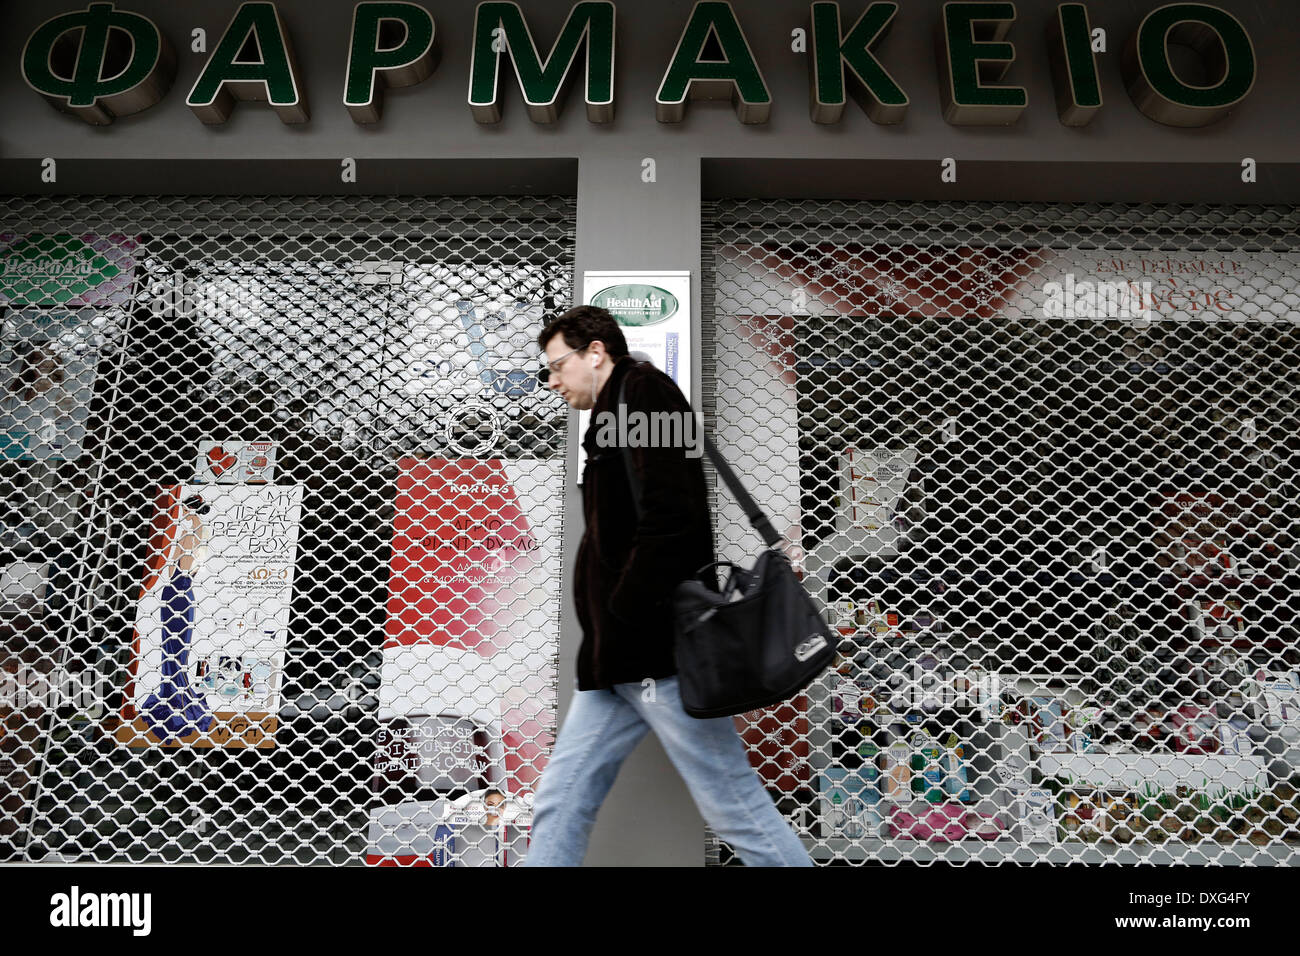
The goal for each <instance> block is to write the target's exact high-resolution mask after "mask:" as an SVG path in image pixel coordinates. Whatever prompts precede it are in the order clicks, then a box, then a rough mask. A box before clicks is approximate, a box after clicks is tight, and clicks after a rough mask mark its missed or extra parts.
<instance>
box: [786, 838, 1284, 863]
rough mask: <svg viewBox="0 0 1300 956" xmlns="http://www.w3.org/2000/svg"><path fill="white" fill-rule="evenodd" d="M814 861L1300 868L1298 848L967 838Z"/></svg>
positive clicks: (819, 855) (818, 851)
mask: <svg viewBox="0 0 1300 956" xmlns="http://www.w3.org/2000/svg"><path fill="white" fill-rule="evenodd" d="M808 852H809V855H810V856H812V858H813V860H815V861H817V862H829V861H831V860H835V859H839V860H844V861H846V862H849V863H896V862H903V861H906V862H911V863H931V862H938V863H950V864H954V863H955V864H958V865H962V864H967V863H975V864H978V863H993V864H997V863H1017V864H1028V863H1039V862H1045V863H1053V864H1064V863H1088V864H1094V865H1095V864H1114V865H1119V866H1136V865H1142V864H1144V865H1155V866H1169V865H1183V864H1188V865H1193V866H1195V865H1219V866H1224V865H1226V866H1241V865H1245V864H1250V865H1259V866H1300V844H1282V845H1279V844H1272V845H1269V846H1256V845H1254V844H1252V843H1248V842H1246V841H1244V840H1241V841H1234V842H1232V843H1215V842H1209V843H1206V844H1203V845H1202V844H1197V843H1183V842H1180V841H1170V842H1169V843H1164V844H1132V843H1129V844H1119V843H1105V842H1098V843H1082V842H1075V841H1071V842H1068V843H1056V844H1045V843H1043V844H1022V843H1020V842H1019V841H1018V840H1016V839H1015V838H1014V836H1012V837H1006V838H1003V839H1001V840H987V841H985V840H976V839H967V840H962V841H961V842H958V843H928V842H920V841H915V840H887V839H880V838H876V839H864V840H849V839H846V838H844V837H824V838H822V839H820V840H817V841H814V842H812V843H811V845H810V847H809V851H808Z"/></svg>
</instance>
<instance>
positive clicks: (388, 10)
mask: <svg viewBox="0 0 1300 956" xmlns="http://www.w3.org/2000/svg"><path fill="white" fill-rule="evenodd" d="M386 25H387V26H389V27H390V28H394V29H396V28H400V29H401V31H402V39H401V42H399V43H397V44H396V45H395V46H381V43H383V42H384V39H385V38H384V37H383V35H382V34H383V32H384V27H385V26H386ZM435 39H436V37H435V32H434V25H433V17H431V16H430V15H429V11H428V10H426V9H424V7H422V6H420V5H419V4H417V3H397V2H386V0H381V2H375V3H358V4H357V6H356V9H355V10H353V12H352V41H351V43H349V45H348V70H347V79H346V80H345V81H344V86H343V105H344V106H346V107H347V110H348V113H350V114H351V116H352V119H353V121H354V122H357V123H377V122H379V118H380V116H381V115H382V114H383V110H384V98H383V90H384V87H385V86H391V87H394V88H396V87H400V86H414V85H415V84H416V83H420V82H422V81H424V80H426V79H428V78H429V76H430V75H431V74H432V73H433V71H434V69H436V68H437V65H438V53H437V48H436V46H435V44H434V41H435Z"/></svg>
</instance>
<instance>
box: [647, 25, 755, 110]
mask: <svg viewBox="0 0 1300 956" xmlns="http://www.w3.org/2000/svg"><path fill="white" fill-rule="evenodd" d="M710 38H712V39H713V40H714V41H715V42H716V43H717V45H718V48H719V49H720V50H721V51H722V58H721V59H720V60H719V59H708V60H706V59H704V58H703V57H704V52H705V47H706V45H707V44H708V42H709V40H710ZM688 96H689V97H690V98H691V99H696V100H718V99H726V98H728V97H729V98H730V99H731V102H732V104H733V105H734V106H735V108H736V117H737V118H738V119H739V120H740V121H741V122H742V123H766V122H767V117H768V114H769V113H770V111H771V108H772V94H771V93H769V92H768V89H767V83H765V82H764V81H763V74H762V73H761V72H760V71H759V69H758V62H757V61H756V60H755V59H754V51H753V50H751V49H750V47H749V40H748V39H746V37H745V33H744V31H743V30H741V28H740V21H738V20H737V19H736V11H735V10H733V9H732V8H731V4H730V3H718V2H713V0H697V2H696V4H695V7H694V9H692V10H691V17H690V19H689V20H687V21H686V26H685V28H684V29H683V30H682V37H681V39H680V40H678V41H677V49H676V50H674V51H673V58H672V62H671V63H669V64H668V70H667V72H665V73H664V78H663V81H662V82H661V83H660V84H659V93H658V95H656V96H655V118H656V119H658V120H659V122H661V123H680V122H681V121H682V119H683V118H684V117H685V116H686V99H687V97H688Z"/></svg>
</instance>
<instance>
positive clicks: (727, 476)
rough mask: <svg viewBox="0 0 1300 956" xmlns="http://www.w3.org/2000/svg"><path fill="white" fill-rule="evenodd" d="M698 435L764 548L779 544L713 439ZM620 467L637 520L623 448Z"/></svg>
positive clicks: (623, 400) (637, 488)
mask: <svg viewBox="0 0 1300 956" xmlns="http://www.w3.org/2000/svg"><path fill="white" fill-rule="evenodd" d="M618 404H619V407H620V408H625V407H626V406H627V375H626V373H625V374H624V375H623V381H621V382H620V383H619V386H618ZM692 413H694V409H692ZM700 435H701V437H702V438H703V439H704V450H705V451H706V452H707V453H708V455H709V461H711V462H713V467H714V468H716V469H717V471H718V474H719V475H720V476H721V477H722V480H723V482H724V483H725V484H726V486H727V488H728V489H730V491H731V495H732V497H733V498H735V499H736V501H737V503H738V504H739V505H740V507H741V508H742V509H744V512H745V517H746V518H748V519H749V523H750V524H751V525H753V527H754V530H755V531H757V532H758V533H759V534H760V535H761V536H762V538H763V541H764V542H765V543H766V544H767V546H768V547H769V548H775V547H776V546H777V545H778V544H779V543H780V542H781V540H782V538H783V536H782V535H779V534H777V533H776V529H775V528H774V527H772V522H771V521H769V520H768V517H767V515H765V514H764V513H763V509H762V508H760V507H759V506H758V503H757V502H755V501H754V499H753V497H752V496H751V495H750V493H749V492H748V491H746V490H745V486H744V485H742V484H741V483H740V478H739V477H737V475H736V473H735V471H733V470H732V467H731V465H730V464H728V463H727V459H725V458H723V457H722V453H721V452H720V451H718V447H717V446H716V445H715V444H713V439H712V438H710V437H709V436H708V434H707V433H705V432H704V430H703V429H700ZM623 467H624V468H625V469H626V470H627V482H628V484H629V485H630V486H631V488H632V504H633V505H634V506H635V507H636V516H637V520H640V518H641V514H642V512H641V482H640V481H639V480H638V479H637V476H636V469H635V468H634V467H633V466H632V456H631V454H630V452H629V450H628V449H627V448H626V447H625V448H624V449H623Z"/></svg>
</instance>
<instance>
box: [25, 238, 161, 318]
mask: <svg viewBox="0 0 1300 956" xmlns="http://www.w3.org/2000/svg"><path fill="white" fill-rule="evenodd" d="M139 246H140V244H139V242H137V241H136V240H135V239H132V238H130V237H129V236H126V235H122V234H120V233H114V234H113V235H109V236H97V235H90V234H87V235H82V236H72V235H48V236H47V235H40V234H33V235H30V236H26V237H23V236H19V235H17V234H16V233H12V232H0V304H7V305H10V306H23V305H44V306H52V305H57V306H65V307H75V306H82V305H90V306H106V305H124V304H126V303H127V302H128V301H129V300H130V297H131V281H132V278H133V275H134V272H135V257H136V252H137V250H138V249H139Z"/></svg>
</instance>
